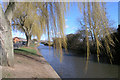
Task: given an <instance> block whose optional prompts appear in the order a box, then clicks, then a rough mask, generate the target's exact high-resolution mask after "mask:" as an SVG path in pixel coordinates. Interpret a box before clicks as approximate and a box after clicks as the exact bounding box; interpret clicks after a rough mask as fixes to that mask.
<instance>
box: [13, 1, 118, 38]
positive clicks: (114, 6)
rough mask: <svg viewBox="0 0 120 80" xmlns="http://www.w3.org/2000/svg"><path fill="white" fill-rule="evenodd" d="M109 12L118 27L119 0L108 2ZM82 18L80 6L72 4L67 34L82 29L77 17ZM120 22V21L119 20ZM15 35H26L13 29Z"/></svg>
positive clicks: (67, 23)
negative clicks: (117, 0)
mask: <svg viewBox="0 0 120 80" xmlns="http://www.w3.org/2000/svg"><path fill="white" fill-rule="evenodd" d="M106 7H107V13H108V16H109V19H110V20H113V21H114V22H115V24H114V26H113V27H114V28H116V29H117V25H118V2H107V4H106ZM78 18H79V19H81V18H82V16H81V14H80V11H79V9H78V6H77V5H76V4H75V5H73V6H70V11H69V12H68V13H67V14H66V16H65V21H66V30H65V34H70V33H75V32H76V31H77V29H80V26H79V22H78V20H77V19H78ZM119 24H120V22H119ZM12 34H13V37H16V36H17V37H22V38H25V35H24V34H23V33H20V32H19V31H13V32H12ZM41 39H42V40H44V39H46V37H45V36H42V38H41Z"/></svg>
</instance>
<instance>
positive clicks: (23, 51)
mask: <svg viewBox="0 0 120 80" xmlns="http://www.w3.org/2000/svg"><path fill="white" fill-rule="evenodd" d="M14 53H21V54H25V55H37V51H36V50H35V49H31V48H25V47H22V48H19V49H14Z"/></svg>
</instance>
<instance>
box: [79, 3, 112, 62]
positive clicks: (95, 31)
mask: <svg viewBox="0 0 120 80" xmlns="http://www.w3.org/2000/svg"><path fill="white" fill-rule="evenodd" d="M105 4H106V3H103V2H86V3H85V2H83V3H79V5H81V6H83V7H81V8H80V12H81V13H83V16H84V17H83V18H84V22H83V23H84V27H85V29H86V41H87V61H88V59H89V55H90V51H89V38H88V37H89V35H88V32H90V33H91V37H92V41H95V46H96V48H97V52H96V53H97V58H98V62H99V54H100V53H101V50H100V49H101V48H104V47H103V44H102V43H101V41H100V39H102V38H103V39H104V44H105V49H106V53H107V54H108V56H109V58H110V62H111V63H112V60H113V56H112V53H111V49H110V46H114V41H113V39H112V38H111V36H110V31H109V22H108V18H107V14H106V8H105ZM79 5H78V6H79ZM81 9H82V10H81Z"/></svg>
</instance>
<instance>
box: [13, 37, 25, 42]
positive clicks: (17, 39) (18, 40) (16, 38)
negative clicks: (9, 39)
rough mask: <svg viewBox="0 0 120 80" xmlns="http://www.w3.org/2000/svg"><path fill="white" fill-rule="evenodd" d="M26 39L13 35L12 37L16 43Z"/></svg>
mask: <svg viewBox="0 0 120 80" xmlns="http://www.w3.org/2000/svg"><path fill="white" fill-rule="evenodd" d="M26 41H27V40H26V39H24V38H19V37H14V38H13V42H14V43H17V42H26Z"/></svg>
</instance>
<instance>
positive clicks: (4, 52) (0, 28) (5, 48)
mask: <svg viewBox="0 0 120 80" xmlns="http://www.w3.org/2000/svg"><path fill="white" fill-rule="evenodd" d="M14 9H15V2H9V4H8V6H7V8H6V10H5V12H4V11H3V8H2V5H1V4H0V46H1V47H0V48H1V49H0V50H1V51H0V54H1V56H2V61H1V65H2V63H3V64H4V65H9V66H13V64H14V54H13V42H12V32H11V30H12V29H11V22H12V17H13V12H14Z"/></svg>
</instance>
